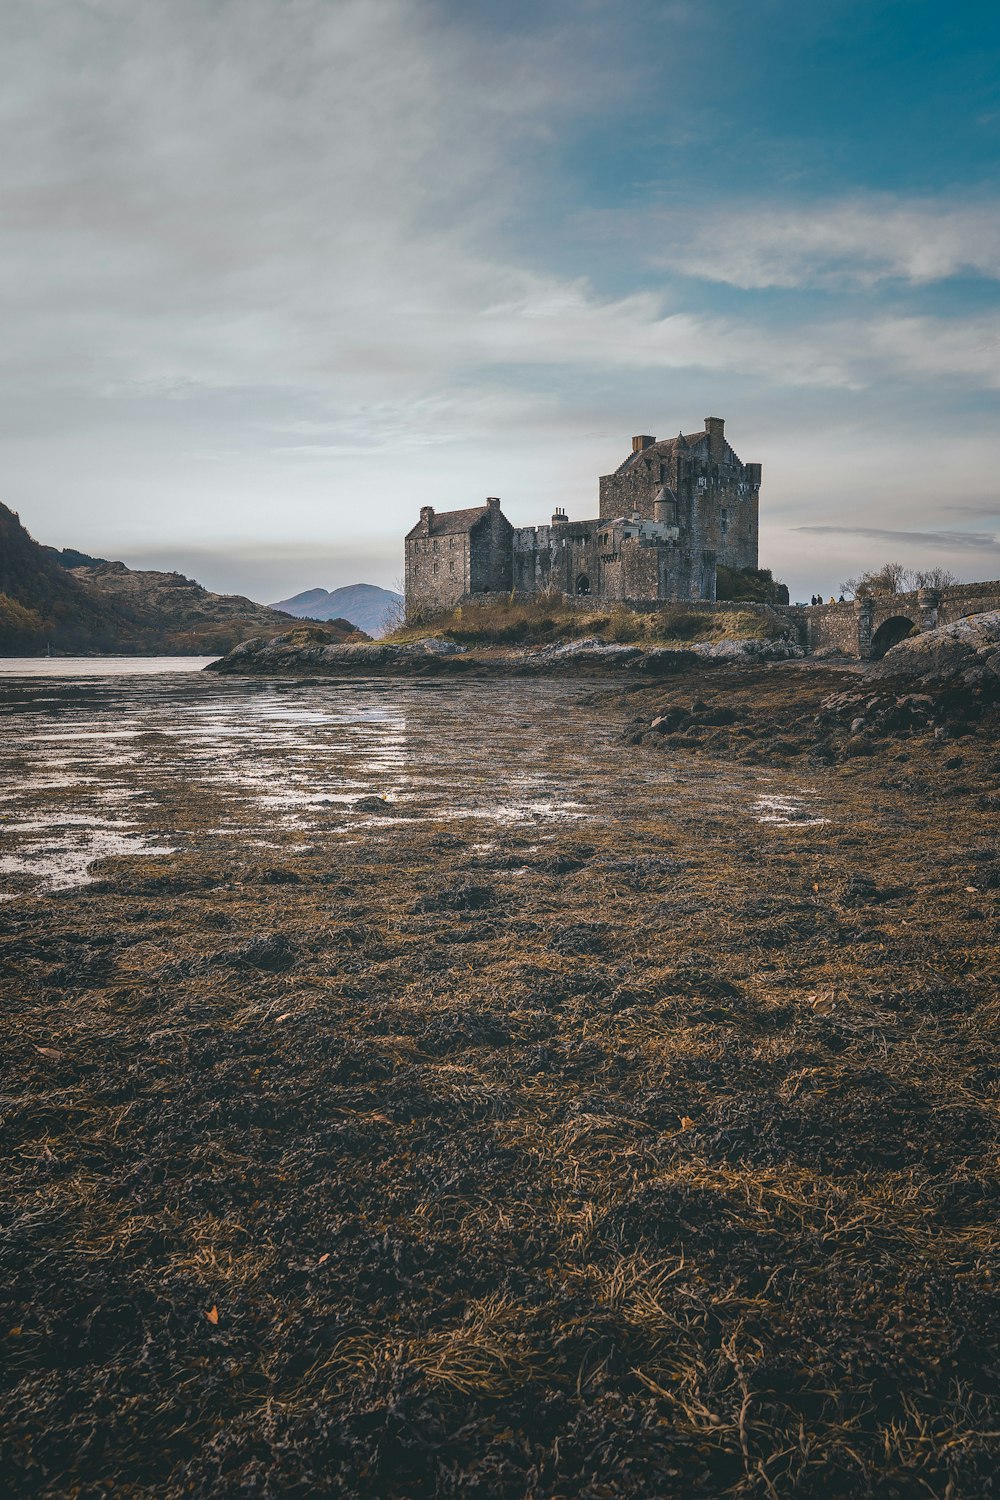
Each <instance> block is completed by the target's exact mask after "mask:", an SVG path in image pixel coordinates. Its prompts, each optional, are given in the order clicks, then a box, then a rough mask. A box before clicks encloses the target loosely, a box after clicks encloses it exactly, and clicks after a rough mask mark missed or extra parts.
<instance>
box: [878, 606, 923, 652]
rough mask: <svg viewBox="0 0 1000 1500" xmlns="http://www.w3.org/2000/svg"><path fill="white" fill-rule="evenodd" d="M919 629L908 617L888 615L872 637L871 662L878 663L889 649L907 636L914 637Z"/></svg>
mask: <svg viewBox="0 0 1000 1500" xmlns="http://www.w3.org/2000/svg"><path fill="white" fill-rule="evenodd" d="M919 629H920V627H919V625H915V624H914V623H913V621H912V620H911V619H910V618H909V616H908V615H890V616H889V617H888V619H885V620H883V621H882V623H881V625H880V626H879V627H878V629H877V630H876V631H875V632H874V634H873V635H872V644H871V659H872V661H879V660H880V659H881V658H882V657H883V656H884V655H885V653H886V652H887V651H888V650H890V648H891V647H893V646H898V645H899V643H900V641H905V640H906V638H907V636H910V635H916V634H917V631H918V630H919Z"/></svg>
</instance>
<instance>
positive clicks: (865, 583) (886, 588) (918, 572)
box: [840, 562, 958, 599]
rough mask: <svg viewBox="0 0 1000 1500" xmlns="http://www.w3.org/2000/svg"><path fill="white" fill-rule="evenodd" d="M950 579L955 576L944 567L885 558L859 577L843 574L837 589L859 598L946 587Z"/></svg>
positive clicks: (953, 581) (953, 578) (956, 581)
mask: <svg viewBox="0 0 1000 1500" xmlns="http://www.w3.org/2000/svg"><path fill="white" fill-rule="evenodd" d="M953 583H958V579H957V578H956V577H955V574H954V573H949V571H948V569H947V568H906V567H904V566H903V564H902V563H898V562H887V563H883V564H882V566H881V567H880V568H871V569H869V571H868V572H867V573H862V574H861V576H860V578H845V580H844V582H843V583H842V584H841V585H840V592H841V593H842V594H846V595H847V596H848V597H849V598H854V599H863V598H865V596H866V595H869V596H870V595H872V594H908V593H909V592H910V591H911V590H912V589H946V588H948V587H949V586H950V585H951V584H953Z"/></svg>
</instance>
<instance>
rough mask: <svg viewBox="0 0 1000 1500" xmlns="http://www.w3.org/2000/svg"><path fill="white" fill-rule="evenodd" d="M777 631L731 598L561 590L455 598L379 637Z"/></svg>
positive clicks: (710, 636) (716, 635)
mask: <svg viewBox="0 0 1000 1500" xmlns="http://www.w3.org/2000/svg"><path fill="white" fill-rule="evenodd" d="M782 633H783V631H782V626H781V623H780V622H779V620H778V618H777V616H774V615H765V614H762V613H759V612H757V611H755V610H751V609H741V608H740V607H739V605H738V604H734V605H733V606H732V607H731V608H722V609H715V610H708V609H699V608H691V607H690V606H688V605H685V604H665V605H664V606H663V607H662V608H660V609H658V610H655V611H644V610H643V611H640V610H635V609H629V608H628V606H627V605H624V604H613V605H607V604H604V605H598V604H596V603H595V606H594V608H593V609H592V610H589V609H578V608H572V607H567V605H566V603H565V601H564V599H563V596H562V594H558V593H556V594H539V595H537V596H536V597H535V598H533V599H530V600H517V599H514V598H511V599H510V601H504V602H503V603H493V602H491V603H484V604H464V605H459V606H458V607H457V608H455V609H453V610H449V611H447V612H444V613H442V614H440V615H435V616H431V617H429V618H426V619H423V620H419V621H413V622H411V623H409V624H407V625H403V626H401V627H400V628H399V629H398V630H395V631H393V632H392V634H391V635H388V636H386V637H384V639H385V640H387V641H391V642H393V643H398V644H405V643H406V642H410V641H419V640H426V639H427V638H428V636H430V637H434V638H439V639H443V640H448V641H454V642H455V643H456V644H457V645H461V646H545V645H551V644H555V643H557V642H562V641H576V640H599V641H604V642H607V643H614V644H617V645H639V646H642V645H657V646H661V645H677V646H681V645H688V644H690V643H691V642H692V641H729V640H774V639H776V638H777V637H778V636H780V635H781V634H782Z"/></svg>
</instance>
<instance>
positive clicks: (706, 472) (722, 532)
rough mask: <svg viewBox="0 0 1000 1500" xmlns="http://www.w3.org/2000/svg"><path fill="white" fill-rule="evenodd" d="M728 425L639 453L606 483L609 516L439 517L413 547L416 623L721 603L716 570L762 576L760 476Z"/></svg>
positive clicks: (491, 503)
mask: <svg viewBox="0 0 1000 1500" xmlns="http://www.w3.org/2000/svg"><path fill="white" fill-rule="evenodd" d="M724 426H725V424H724V422H723V420H722V418H721V417H706V419H705V431H704V432H696V433H689V434H687V435H684V434H679V435H678V436H677V437H675V438H666V439H664V440H663V441H658V440H657V439H656V438H654V437H651V436H648V435H642V436H639V437H634V438H633V439H632V452H631V453H630V454H629V455H628V457H627V458H626V459H625V461H624V463H622V464H621V465H620V466H619V467H618V468H617V469H616V470H615V472H614V473H613V474H605V475H603V476H602V478H601V479H600V482H599V495H600V505H599V510H600V514H599V516H598V517H597V519H596V520H592V521H571V520H569V518H568V517H567V516H566V514H565V512H563V511H558V510H557V511H556V513H555V514H554V515H553V517H552V520H551V522H550V524H549V525H547V526H518V527H515V526H512V525H511V524H510V522H509V521H508V520H507V518H506V517H505V516H504V515H503V514H502V512H501V510H500V502H499V500H497V499H495V498H491V499H489V500H487V502H486V504H485V505H484V506H476V507H473V508H472V509H469V510H456V511H444V512H441V513H440V514H436V513H435V511H434V510H433V508H432V507H431V506H424V507H423V508H422V509H421V512H420V520H419V522H418V523H417V525H416V526H414V528H413V530H412V531H410V532H409V534H408V535H407V538H406V612H407V616H408V617H409V618H411V619H419V618H420V617H422V616H428V615H431V614H434V613H437V612H439V611H441V610H446V609H451V608H454V607H455V606H456V605H457V604H460V603H462V601H463V600H467V599H474V598H475V596H476V595H477V594H480V595H481V594H491V593H492V594H497V593H510V592H511V591H513V592H515V593H516V594H519V595H530V594H538V593H542V592H545V591H547V590H557V591H559V592H560V593H563V594H575V595H591V596H593V597H594V598H595V599H599V600H607V601H614V602H622V603H625V602H633V603H637V604H638V603H642V604H649V603H657V602H661V601H662V602H667V601H671V600H696V599H714V598H715V576H716V568H717V567H718V565H719V564H720V563H721V564H725V566H727V567H730V568H756V567H757V510H758V497H759V492H760V464H744V463H741V461H740V460H739V458H738V457H737V456H736V454H735V453H734V452H733V450H732V448H730V446H729V444H728V443H727V442H726V439H725V436H724Z"/></svg>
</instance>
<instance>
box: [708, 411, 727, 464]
mask: <svg viewBox="0 0 1000 1500" xmlns="http://www.w3.org/2000/svg"><path fill="white" fill-rule="evenodd" d="M725 426H726V422H725V418H724V417H706V418H705V431H706V432H707V433H708V451H709V453H711V455H712V457H713V458H721V457H722V450H723V448H724V447H725V445H726V440H725V438H724V437H723V432H724V431H725Z"/></svg>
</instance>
